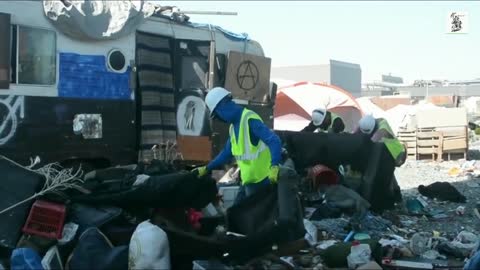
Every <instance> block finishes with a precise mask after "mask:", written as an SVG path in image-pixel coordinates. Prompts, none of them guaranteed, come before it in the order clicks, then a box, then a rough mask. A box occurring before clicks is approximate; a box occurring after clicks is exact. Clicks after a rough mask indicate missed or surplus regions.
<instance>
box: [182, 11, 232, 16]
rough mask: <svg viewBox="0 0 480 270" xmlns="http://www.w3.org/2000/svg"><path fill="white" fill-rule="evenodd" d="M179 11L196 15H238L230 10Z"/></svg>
mask: <svg viewBox="0 0 480 270" xmlns="http://www.w3.org/2000/svg"><path fill="white" fill-rule="evenodd" d="M179 12H180V13H184V14H198V15H231V16H236V15H238V13H237V12H230V11H197V10H179Z"/></svg>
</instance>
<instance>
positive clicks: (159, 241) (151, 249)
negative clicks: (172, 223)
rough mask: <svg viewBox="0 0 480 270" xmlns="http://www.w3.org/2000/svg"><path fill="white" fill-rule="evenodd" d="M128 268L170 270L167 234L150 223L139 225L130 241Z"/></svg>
mask: <svg viewBox="0 0 480 270" xmlns="http://www.w3.org/2000/svg"><path fill="white" fill-rule="evenodd" d="M128 257H129V258H128V268H129V269H130V270H133V269H171V265H170V246H169V243H168V238H167V234H166V233H165V232H164V231H163V230H162V229H160V227H158V226H156V225H153V224H152V223H150V221H148V220H147V221H144V222H142V223H140V224H139V225H138V226H137V228H136V229H135V232H134V233H133V235H132V239H131V240H130V247H129V255H128Z"/></svg>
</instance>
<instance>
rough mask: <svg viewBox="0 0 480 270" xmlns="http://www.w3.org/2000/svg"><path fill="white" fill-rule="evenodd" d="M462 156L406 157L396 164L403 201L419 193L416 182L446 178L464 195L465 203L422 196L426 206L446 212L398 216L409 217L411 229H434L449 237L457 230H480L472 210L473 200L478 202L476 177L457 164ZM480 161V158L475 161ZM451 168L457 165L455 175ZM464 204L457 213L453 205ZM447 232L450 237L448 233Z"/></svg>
mask: <svg viewBox="0 0 480 270" xmlns="http://www.w3.org/2000/svg"><path fill="white" fill-rule="evenodd" d="M465 163H466V161H465V160H457V161H444V162H431V161H407V163H406V164H404V165H403V166H402V167H400V168H397V169H396V171H395V175H396V177H397V181H398V183H399V185H400V187H401V189H402V195H403V197H404V201H405V200H406V199H408V198H409V197H417V196H420V193H419V192H418V190H417V188H418V186H419V185H429V184H432V183H434V182H437V181H438V182H449V183H451V184H452V185H453V186H454V187H455V188H457V190H458V191H460V193H462V194H463V195H464V196H465V197H466V198H467V203H465V204H461V203H453V202H440V201H436V200H431V199H426V198H425V197H424V199H426V202H427V203H428V206H427V207H428V208H430V209H432V210H436V211H439V210H441V211H443V212H444V214H446V215H447V217H446V218H442V219H438V220H435V219H427V218H425V217H421V216H420V217H412V216H402V217H401V218H402V219H405V220H411V221H412V223H413V225H411V227H410V228H411V229H414V230H416V231H423V232H432V231H438V232H439V233H440V234H442V235H443V236H447V238H450V237H452V236H455V235H457V234H458V233H459V232H460V231H463V230H465V231H469V232H472V233H475V234H478V232H480V219H479V218H478V217H477V216H476V215H475V214H474V211H473V210H474V209H475V207H476V205H477V202H480V178H477V177H475V175H472V173H471V175H468V174H465V173H464V172H463V171H462V170H461V167H462V165H463V164H465ZM478 163H479V164H480V162H478ZM452 168H460V174H459V175H458V176H451V175H449V170H451V169H452ZM459 206H464V207H465V214H464V215H458V214H457V213H456V211H455V210H456V209H457V207H459ZM448 236H450V237H448Z"/></svg>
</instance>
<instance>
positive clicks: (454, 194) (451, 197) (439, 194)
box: [418, 182, 467, 203]
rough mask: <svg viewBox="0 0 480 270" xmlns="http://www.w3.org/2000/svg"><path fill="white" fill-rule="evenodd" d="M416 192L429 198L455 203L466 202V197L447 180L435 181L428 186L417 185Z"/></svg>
mask: <svg viewBox="0 0 480 270" xmlns="http://www.w3.org/2000/svg"><path fill="white" fill-rule="evenodd" d="M418 192H420V194H422V195H423V196H425V197H428V198H430V199H438V200H440V201H449V202H455V203H466V202H467V198H466V197H465V196H463V194H462V193H460V191H458V190H457V189H456V188H455V187H454V186H452V184H450V183H448V182H435V183H432V184H430V185H428V186H424V185H420V186H418Z"/></svg>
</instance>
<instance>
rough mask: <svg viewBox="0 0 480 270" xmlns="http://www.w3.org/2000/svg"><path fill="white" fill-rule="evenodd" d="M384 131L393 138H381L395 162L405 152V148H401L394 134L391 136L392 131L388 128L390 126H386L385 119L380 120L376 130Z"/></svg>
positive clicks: (401, 145)
mask: <svg viewBox="0 0 480 270" xmlns="http://www.w3.org/2000/svg"><path fill="white" fill-rule="evenodd" d="M381 129H383V130H385V131H387V132H388V133H389V134H390V135H391V136H392V137H393V138H383V139H382V142H383V143H384V144H385V146H386V147H387V149H388V151H389V152H390V154H391V155H392V157H393V160H395V161H396V160H397V159H398V158H399V156H400V154H402V153H403V152H404V151H405V148H404V147H403V144H402V143H401V142H400V141H399V140H398V139H397V138H396V136H395V134H393V131H392V129H391V128H390V125H389V124H388V122H387V120H385V119H380V122H379V123H378V130H381Z"/></svg>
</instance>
